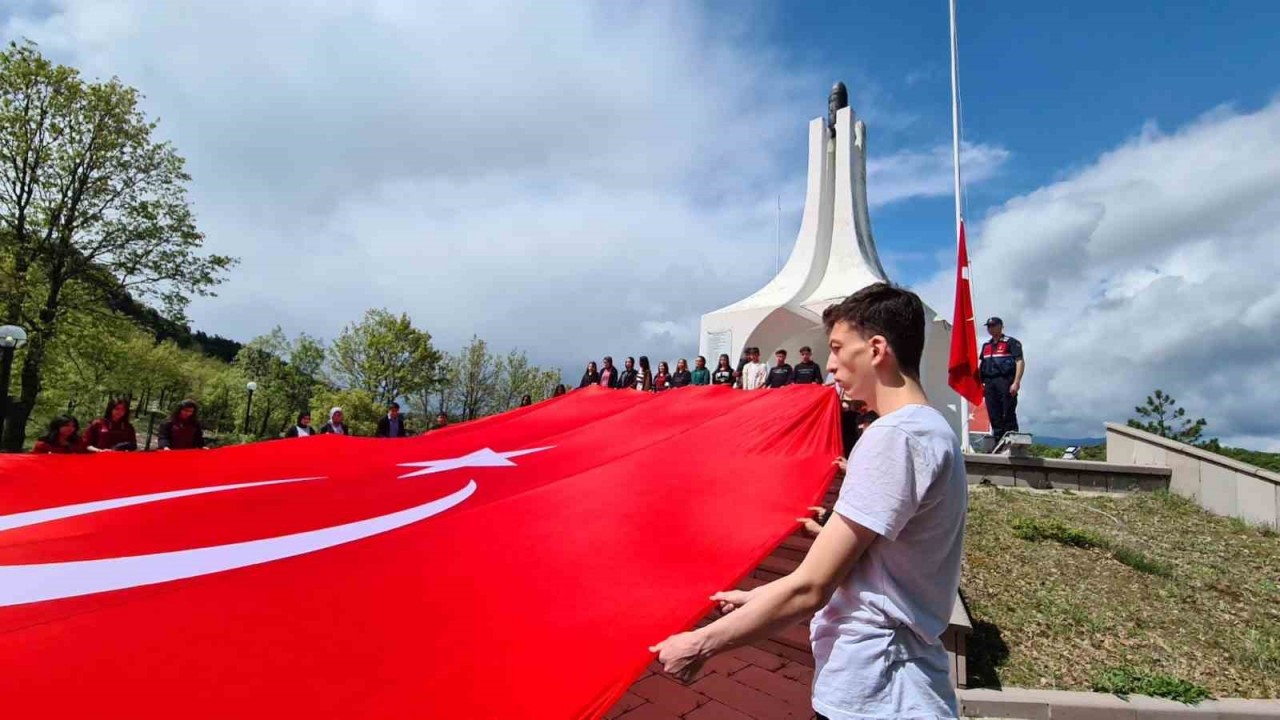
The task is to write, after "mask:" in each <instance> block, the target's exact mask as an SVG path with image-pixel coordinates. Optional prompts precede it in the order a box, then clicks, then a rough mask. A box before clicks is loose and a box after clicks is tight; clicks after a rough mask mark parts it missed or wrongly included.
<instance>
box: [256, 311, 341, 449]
mask: <svg viewBox="0 0 1280 720" xmlns="http://www.w3.org/2000/svg"><path fill="white" fill-rule="evenodd" d="M324 352H325V351H324V345H323V344H321V342H320V341H319V340H317V339H316V338H313V337H311V336H309V335H307V334H306V333H303V334H300V335H299V336H298V337H297V338H296V339H295V340H289V338H288V336H286V335H285V334H284V330H282V329H281V328H280V327H276V328H275V329H273V330H272V331H271V332H270V333H267V334H266V335H261V336H259V337H256V338H254V339H253V340H251V341H250V342H249V343H248V344H247V345H245V346H244V347H243V348H242V349H241V350H240V352H239V353H237V354H236V360H235V365H236V367H238V368H240V370H241V372H242V373H244V376H245V377H246V378H247V379H249V380H252V381H254V382H255V383H257V384H258V389H257V390H256V391H255V393H254V398H255V402H254V407H256V408H258V412H257V413H256V415H255V416H256V417H257V418H261V420H260V421H256V422H254V423H252V424H251V425H250V433H249V434H251V435H257V436H259V437H261V436H265V435H274V434H275V432H276V430H275V429H276V428H278V427H283V426H285V425H288V424H289V423H291V422H293V420H294V417H295V416H296V414H297V413H299V412H301V411H303V410H309V409H310V407H311V398H312V395H313V394H314V393H315V389H316V384H317V383H318V382H319V379H320V372H321V368H322V366H323V365H324ZM277 416H278V417H277Z"/></svg>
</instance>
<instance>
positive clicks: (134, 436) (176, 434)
mask: <svg viewBox="0 0 1280 720" xmlns="http://www.w3.org/2000/svg"><path fill="white" fill-rule="evenodd" d="M198 412H199V406H197V405H196V402H195V401H194V400H183V401H182V402H180V403H178V406H177V407H176V408H174V409H173V412H172V413H171V414H170V415H169V417H168V419H166V420H165V421H164V422H162V423H160V428H159V429H158V430H157V431H156V447H157V448H159V449H160V450H191V449H196V448H202V447H204V445H205V439H204V430H203V429H202V428H201V427H200V420H199V418H198V417H197V413H198ZM137 449H138V433H137V431H136V430H134V428H133V423H131V422H129V400H128V399H127V398H111V399H110V400H108V401H107V409H106V411H105V412H103V413H102V417H99V418H96V419H95V420H94V421H93V422H91V423H89V427H88V428H86V429H85V431H84V433H83V434H81V432H80V421H79V420H76V419H75V417H74V416H72V415H59V416H57V417H55V418H54V419H52V420H50V421H49V429H48V430H47V431H46V432H45V434H44V435H42V436H41V437H40V439H38V440H36V444H35V446H34V447H33V448H31V452H33V453H37V454H71V453H99V452H122V451H130V450H137Z"/></svg>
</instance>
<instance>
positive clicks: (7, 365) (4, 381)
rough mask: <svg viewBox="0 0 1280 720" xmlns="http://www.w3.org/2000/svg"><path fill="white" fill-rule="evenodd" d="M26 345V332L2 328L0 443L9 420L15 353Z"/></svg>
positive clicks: (0, 334)
mask: <svg viewBox="0 0 1280 720" xmlns="http://www.w3.org/2000/svg"><path fill="white" fill-rule="evenodd" d="M26 344H27V331H26V330H23V329H22V328H20V327H18V326H17V325H4V326H0V442H3V438H4V425H5V421H6V420H8V419H9V373H10V372H12V371H13V353H14V351H15V350H17V349H18V348H20V347H22V346H23V345H26Z"/></svg>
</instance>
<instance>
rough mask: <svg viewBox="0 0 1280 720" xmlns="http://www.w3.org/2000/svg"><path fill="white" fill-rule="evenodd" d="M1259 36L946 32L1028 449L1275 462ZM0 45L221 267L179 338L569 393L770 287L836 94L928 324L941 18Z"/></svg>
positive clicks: (384, 4)
mask: <svg viewBox="0 0 1280 720" xmlns="http://www.w3.org/2000/svg"><path fill="white" fill-rule="evenodd" d="M464 5H465V7H464ZM1277 27H1280V3H1275V2H1270V1H1269V0H1255V1H1252V2H1245V1H1230V0H1220V1H1219V2H1215V3H1203V2H1182V1H1178V0H1171V1H1166V2H1137V1H1136V0H1135V1H1134V2H1126V3H1116V2H1087V1H1080V2H1071V3H1008V2H997V1H996V0H984V1H978V0H961V2H960V4H959V28H960V63H961V71H960V72H961V93H962V100H963V124H964V139H965V142H966V147H967V149H966V153H965V156H964V161H963V163H962V168H963V172H964V176H965V178H966V183H965V209H966V217H967V220H968V228H969V237H970V254H971V257H972V259H973V278H974V287H975V302H976V310H977V312H978V314H979V315H980V316H987V315H1000V316H1002V317H1004V319H1005V321H1006V325H1007V329H1008V331H1009V333H1010V334H1011V335H1013V336H1015V337H1018V338H1019V339H1020V340H1022V342H1023V344H1024V347H1025V350H1026V353H1027V362H1028V371H1027V376H1026V382H1025V387H1024V392H1023V397H1022V404H1021V407H1020V418H1021V419H1022V425H1023V428H1024V429H1029V430H1031V431H1033V432H1035V433H1038V434H1042V435H1055V436H1082V435H1089V436H1100V435H1101V434H1102V422H1103V421H1106V420H1111V421H1123V420H1125V419H1126V418H1128V417H1130V416H1132V415H1133V412H1132V411H1133V406H1134V405H1136V404H1139V403H1140V402H1141V401H1142V399H1143V398H1144V397H1145V395H1146V394H1148V393H1149V392H1150V391H1152V390H1154V389H1155V388H1157V387H1159V388H1162V389H1164V390H1166V391H1168V392H1170V393H1171V394H1173V395H1174V396H1175V397H1176V398H1178V400H1179V401H1181V403H1182V404H1183V405H1184V406H1186V407H1187V408H1188V410H1189V411H1190V412H1191V413H1193V414H1194V415H1203V416H1204V417H1205V418H1206V419H1207V420H1208V423H1209V424H1208V432H1209V433H1210V434H1211V435H1213V436H1217V437H1221V438H1222V439H1223V440H1224V442H1231V443H1235V444H1239V445H1244V446H1246V447H1251V448H1255V449H1271V450H1280V413H1277V412H1275V410H1274V409H1275V408H1276V407H1277V406H1280V383H1278V382H1276V380H1275V378H1276V377H1277V376H1280V352H1277V346H1278V345H1280V344H1278V343H1277V342H1276V340H1275V338H1276V337H1277V335H1278V334H1280V285H1277V283H1276V280H1275V279H1276V277H1277V276H1280V249H1277V248H1280V93H1278V91H1280V79H1278V78H1280V44H1278V43H1276V42H1274V30H1275V28H1277ZM0 37H3V39H5V40H13V39H20V38H27V39H30V40H33V41H35V42H37V43H38V44H39V47H40V49H41V51H42V52H44V53H45V54H47V55H49V56H50V57H52V58H54V59H56V60H58V61H60V62H64V63H67V64H71V65H74V66H76V67H78V68H80V69H81V71H82V72H83V73H84V74H85V75H86V76H87V77H90V78H106V77H111V76H118V77H120V78H121V80H123V81H124V82H126V83H128V84H130V85H132V86H134V87H137V88H138V89H140V90H141V91H142V93H143V94H144V95H145V99H144V101H143V102H144V110H145V111H146V112H147V113H148V114H149V115H150V116H152V117H156V118H158V119H159V122H160V124H159V127H158V130H157V134H158V136H159V137H160V138H162V139H164V140H167V141H171V142H173V143H174V145H175V146H176V147H177V149H178V151H179V152H180V154H182V155H183V156H184V157H185V158H186V159H187V161H188V169H189V171H190V173H191V175H192V177H193V180H192V182H191V185H190V197H191V201H192V203H193V205H194V208H195V210H196V213H197V215H198V218H199V223H200V227H201V229H202V230H203V232H204V233H205V234H206V236H207V240H206V247H207V248H208V249H209V250H210V251H214V252H218V253H224V254H231V255H235V256H237V257H239V258H240V261H241V262H240V265H239V266H238V267H236V268H235V269H234V270H233V271H232V272H231V274H230V275H229V277H228V281H227V282H226V283H225V284H224V285H222V286H221V287H220V289H219V293H218V296H217V297H216V298H207V299H206V298H200V299H197V300H196V301H194V302H193V303H192V306H191V308H190V313H189V314H190V316H191V318H192V320H193V324H194V326H195V327H196V328H198V329H201V330H204V331H206V332H211V333H217V334H221V335H225V336H228V337H232V338H236V339H238V340H241V341H247V340H249V339H251V338H252V337H254V336H256V335H259V334H262V333H265V332H267V331H269V330H270V329H271V328H272V327H274V326H276V325H279V326H281V327H282V328H283V329H284V330H285V331H286V332H287V333H289V334H291V335H292V334H296V333H298V332H308V333H311V334H314V335H318V336H321V337H324V338H333V337H334V336H336V335H337V334H338V332H340V331H341V329H342V328H343V327H344V326H345V325H347V324H349V323H351V322H353V321H355V320H358V319H359V317H360V316H361V315H362V314H363V312H364V310H365V309H367V308H373V307H385V308H387V309H389V310H392V311H394V312H407V313H409V314H410V316H411V317H412V318H413V320H414V322H415V324H416V325H418V326H420V327H423V328H425V329H427V330H428V331H430V332H431V333H432V335H433V336H434V338H435V342H436V343H437V345H438V346H440V347H442V348H444V349H446V350H456V349H458V348H460V347H461V346H462V345H463V344H464V343H466V342H467V340H468V339H469V338H470V337H471V336H472V335H473V334H477V335H479V336H480V337H483V338H485V339H486V340H488V341H489V342H490V343H491V345H493V346H494V347H495V348H497V349H499V350H506V349H509V348H513V347H514V348H521V349H524V350H526V351H528V353H529V355H530V357H531V358H532V359H533V360H534V361H536V362H539V363H542V364H546V365H551V366H558V367H563V368H564V369H565V377H566V379H568V380H573V379H576V377H577V375H578V374H579V373H580V368H581V366H582V364H583V363H584V362H585V361H586V360H587V359H591V358H598V357H600V356H602V355H605V354H611V355H614V356H615V357H618V356H626V355H640V354H648V355H649V356H651V357H654V358H666V359H672V360H674V359H675V358H677V357H691V356H692V355H694V354H696V352H697V332H698V318H699V316H700V315H701V314H703V313H705V312H709V311H711V310H714V309H716V308H718V307H721V306H724V305H726V304H729V303H731V302H733V301H735V300H737V299H739V298H742V297H745V296H746V295H748V294H750V293H751V292H753V291H754V290H756V289H758V288H759V287H760V286H762V285H763V284H764V283H765V282H767V280H768V279H769V278H770V277H771V276H772V274H773V272H774V267H775V262H776V254H777V253H778V251H779V248H778V244H777V242H776V239H777V237H778V235H779V233H778V230H777V229H776V227H775V223H777V227H779V228H780V236H781V238H782V241H781V254H782V259H783V260H784V261H785V257H786V253H787V252H788V251H789V248H790V244H791V242H792V240H793V239H794V236H795V233H796V230H797V229H798V226H799V216H800V211H801V205H802V203H803V192H804V174H805V139H806V128H807V122H808V120H809V119H810V118H813V117H817V116H820V115H823V114H825V107H826V97H827V93H828V91H829V89H830V87H831V85H832V83H833V82H835V81H836V80H843V81H844V82H845V83H846V84H847V85H848V86H849V90H850V100H851V105H852V106H853V107H854V109H855V111H856V112H857V114H858V115H859V117H861V118H863V119H864V120H865V121H866V123H867V125H868V138H869V140H868V155H869V160H868V167H869V180H868V187H869V195H870V200H871V204H872V225H873V229H874V235H875V238H876V243H877V245H878V248H879V251H880V255H881V258H882V260H884V262H885V265H886V267H887V270H888V272H889V273H890V275H891V276H892V278H893V279H894V280H895V281H896V282H899V283H902V284H905V285H907V286H909V287H912V288H914V289H916V290H918V291H919V292H920V293H921V295H922V296H923V297H924V298H925V300H926V301H927V302H928V303H929V304H930V305H931V306H932V307H934V308H935V309H936V310H937V311H938V312H940V313H941V314H943V315H944V316H946V317H950V313H951V303H952V293H953V291H954V290H953V288H952V285H951V283H952V282H953V278H954V242H955V235H954V233H955V230H954V215H953V196H952V189H951V164H950V163H951V160H950V142H951V117H950V86H949V48H948V24H947V3H946V2H944V1H942V0H928V1H922V2H913V3H883V2H841V3H832V4H826V3H746V2H711V3H694V2H687V3H685V2H667V3H661V2H658V3H627V2H598V3H584V2H567V3H565V2H555V1H552V0H539V2H503V3H493V2H473V3H465V4H463V3H453V2H448V3H446V2H420V1H411V0H403V1H401V0H349V1H348V0H331V1H329V2H304V1H302V0H296V1H291V2H257V1H253V0H222V1H221V2H218V3H199V2H194V0H169V1H164V2H162V1H160V0H154V1H144V0H58V1H56V2H46V1H43V0H17V1H16V2H12V1H11V2H8V3H6V4H5V6H4V7H3V8H0ZM779 202H780V204H781V208H782V209H781V213H780V214H779V213H778V211H777V209H776V208H777V206H778V203H779Z"/></svg>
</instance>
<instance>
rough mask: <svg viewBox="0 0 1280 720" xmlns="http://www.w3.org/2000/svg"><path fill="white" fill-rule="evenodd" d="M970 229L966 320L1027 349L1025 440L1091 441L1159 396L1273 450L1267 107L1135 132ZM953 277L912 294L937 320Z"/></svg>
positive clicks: (1277, 270)
mask: <svg viewBox="0 0 1280 720" xmlns="http://www.w3.org/2000/svg"><path fill="white" fill-rule="evenodd" d="M974 230H975V232H973V234H972V236H971V237H972V240H971V254H972V258H973V266H974V270H973V277H974V284H975V295H976V297H975V303H976V311H977V313H978V314H979V316H987V315H993V314H995V315H1001V316H1002V317H1003V318H1004V320H1005V323H1006V326H1007V327H1008V329H1009V331H1010V334H1012V335H1014V336H1016V337H1018V338H1019V339H1021V340H1022V341H1023V343H1024V345H1025V348H1026V352H1027V358H1028V371H1027V380H1026V388H1025V390H1024V394H1023V400H1022V404H1021V407H1020V410H1019V416H1020V419H1023V418H1025V419H1026V422H1025V424H1024V427H1026V426H1030V428H1031V429H1033V430H1034V431H1037V432H1040V433H1042V434H1046V435H1068V434H1071V435H1073V434H1077V433H1089V434H1099V433H1100V430H1101V426H1100V424H1099V421H1100V420H1104V419H1106V420H1113V421H1123V420H1125V419H1127V418H1128V417H1130V416H1132V415H1133V406H1134V405H1137V404H1140V403H1141V401H1142V400H1143V398H1144V397H1145V396H1146V395H1147V394H1148V393H1149V392H1150V391H1151V390H1153V389H1155V388H1157V387H1158V388H1162V389H1164V390H1166V391H1168V392H1170V393H1171V394H1173V395H1174V396H1175V397H1176V398H1177V399H1178V400H1179V401H1180V403H1181V404H1182V405H1184V406H1185V407H1187V408H1188V411H1189V412H1191V413H1194V414H1196V415H1204V416H1205V417H1206V418H1207V419H1208V421H1209V431H1210V432H1211V434H1213V435H1217V436H1221V437H1223V438H1224V440H1229V441H1233V442H1239V443H1241V444H1248V445H1251V446H1252V447H1261V446H1267V445H1269V446H1271V447H1273V448H1275V447H1276V446H1280V414H1277V413H1276V411H1275V408H1276V407H1277V406H1280V383H1278V382H1276V378H1277V377H1280V352H1277V349H1276V348H1277V341H1276V338H1277V337H1280V290H1277V285H1276V278H1277V276H1280V249H1277V248H1280V101H1277V102H1274V103H1272V104H1270V105H1269V106H1267V107H1265V108H1263V109H1261V110H1258V111H1256V112H1252V113H1247V114H1242V113H1236V112H1232V111H1230V110H1228V109H1223V108H1219V109H1216V110H1214V111H1213V112H1211V113H1209V114H1207V115H1205V116H1204V117H1203V118H1201V119H1200V120H1198V121H1197V122H1195V123H1192V124H1191V125H1189V126H1187V127H1185V128H1182V129H1180V130H1178V131H1176V132H1172V133H1162V132H1160V131H1158V130H1156V129H1155V128H1154V127H1148V128H1146V129H1144V131H1143V132H1142V134H1141V135H1140V136H1139V137H1137V138H1135V139H1133V140H1131V141H1129V142H1126V143H1125V144H1123V145H1122V146H1120V147H1118V148H1116V149H1115V150H1113V151H1111V152H1108V153H1106V154H1105V155H1103V156H1101V157H1100V158H1098V159H1097V160H1096V161H1095V162H1094V163H1092V164H1091V165H1089V166H1088V167H1086V168H1084V169H1083V170H1080V171H1078V172H1076V173H1074V174H1072V175H1071V176H1069V177H1066V178H1065V179H1063V180H1062V181H1060V182H1056V183H1054V184H1052V185H1049V186H1047V187H1043V188H1040V189H1038V190H1036V191H1034V192H1031V193H1028V194H1026V195H1023V196H1021V197H1018V198H1014V199H1012V200H1010V201H1008V202H1007V203H1005V204H1004V205H1003V206H1001V207H999V208H997V209H995V210H994V211H992V212H991V213H990V215H989V216H988V217H987V218H986V219H985V220H984V222H982V223H981V225H980V226H979V227H977V228H974ZM953 278H954V270H953V269H951V268H943V269H941V270H940V271H939V272H938V274H937V275H936V276H935V277H934V278H933V279H932V280H931V281H930V282H928V283H926V284H925V285H924V286H923V287H922V292H923V294H924V295H925V297H926V298H927V299H928V300H929V301H930V302H931V304H934V306H935V307H939V308H948V310H947V311H946V312H947V315H948V316H949V308H950V307H951V301H952V292H953V289H952V287H951V283H952V282H953ZM1268 438H1269V440H1267V439H1268Z"/></svg>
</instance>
